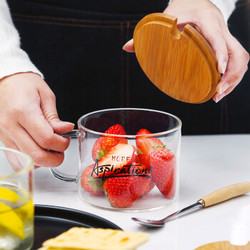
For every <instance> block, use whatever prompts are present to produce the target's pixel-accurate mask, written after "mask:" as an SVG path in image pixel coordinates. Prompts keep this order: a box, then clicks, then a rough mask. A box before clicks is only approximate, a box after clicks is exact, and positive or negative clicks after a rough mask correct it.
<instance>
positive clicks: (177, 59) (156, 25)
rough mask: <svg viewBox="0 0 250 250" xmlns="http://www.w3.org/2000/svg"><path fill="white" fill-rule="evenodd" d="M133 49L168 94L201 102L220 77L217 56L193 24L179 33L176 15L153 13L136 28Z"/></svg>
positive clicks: (149, 74)
mask: <svg viewBox="0 0 250 250" xmlns="http://www.w3.org/2000/svg"><path fill="white" fill-rule="evenodd" d="M134 48H135V53H136V57H137V60H138V62H139V64H140V66H141V68H142V69H143V71H144V73H145V74H146V75H147V77H148V78H149V79H150V80H151V81H152V82H153V83H154V84H155V85H156V86H157V87H158V88H159V89H160V90H161V91H163V92H164V93H166V94H167V95H169V96H171V97H173V98H175V99H177V100H179V101H183V102H188V103H202V102H205V101H208V100H209V99H210V98H211V97H212V96H213V95H214V94H215V89H216V86H217V84H218V82H219V79H220V73H219V72H218V70H217V61H216V57H215V55H214V53H213V51H212V49H211V47H210V45H209V44H208V43H207V42H206V40H205V39H204V38H203V37H202V36H201V35H200V33H199V32H198V31H197V30H196V29H194V28H193V27H192V26H190V25H186V26H185V27H184V30H183V31H181V32H180V31H179V30H178V28H177V18H175V17H173V16H170V15H167V14H164V13H154V14H150V15H148V16H146V17H144V18H143V19H142V20H141V21H140V22H139V23H138V24H137V26H136V28H135V30H134Z"/></svg>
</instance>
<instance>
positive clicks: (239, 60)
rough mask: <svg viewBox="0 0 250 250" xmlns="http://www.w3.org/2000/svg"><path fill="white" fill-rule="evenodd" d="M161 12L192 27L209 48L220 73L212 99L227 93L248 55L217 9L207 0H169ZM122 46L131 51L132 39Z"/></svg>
mask: <svg viewBox="0 0 250 250" xmlns="http://www.w3.org/2000/svg"><path fill="white" fill-rule="evenodd" d="M164 13H166V14H169V15H172V16H175V17H177V18H178V21H177V22H178V23H177V26H178V28H179V29H180V30H182V29H183V27H184V26H185V25H186V24H190V25H192V26H193V27H194V28H196V29H197V30H198V31H199V32H200V33H201V34H202V35H203V36H204V37H205V39H206V40H207V41H208V43H209V44H210V46H211V47H212V49H213V51H214V53H215V56H216V58H217V61H218V71H219V72H220V73H222V74H223V76H222V77H221V80H220V82H219V83H218V85H217V88H216V94H215V95H214V97H213V100H214V101H215V102H218V101H220V100H221V99H222V98H223V97H225V96H226V95H228V94H229V93H230V92H231V91H232V90H233V89H234V88H235V87H236V86H237V85H238V84H239V83H240V81H241V80H242V78H243V76H244V74H245V73H246V71H247V69H248V66H247V65H248V61H249V54H248V53H247V51H246V50H245V49H244V48H243V47H242V45H241V44H240V43H239V42H238V41H237V40H236V38H235V37H233V36H232V34H231V33H230V31H229V29H228V27H227V24H226V23H225V21H224V18H223V15H222V13H221V11H220V10H219V9H218V8H217V7H216V6H215V5H213V4H212V3H211V2H210V1H209V0H173V1H172V2H171V3H170V4H169V6H168V7H167V8H166V10H165V11H164ZM123 49H124V50H125V51H127V52H134V48H133V40H130V41H128V42H127V43H126V44H125V45H124V47H123Z"/></svg>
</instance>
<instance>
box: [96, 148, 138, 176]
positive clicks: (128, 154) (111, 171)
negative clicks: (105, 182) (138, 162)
mask: <svg viewBox="0 0 250 250" xmlns="http://www.w3.org/2000/svg"><path fill="white" fill-rule="evenodd" d="M134 158H135V147H134V146H132V145H131V144H123V143H118V144H117V145H115V146H113V147H112V148H111V149H110V151H109V152H108V153H107V154H106V155H105V156H103V157H102V159H101V160H99V161H98V160H97V161H96V163H95V165H94V169H93V173H92V176H93V177H99V178H102V179H104V178H105V177H107V176H110V175H118V174H121V173H126V171H128V170H129V168H130V167H131V164H132V163H133V162H134Z"/></svg>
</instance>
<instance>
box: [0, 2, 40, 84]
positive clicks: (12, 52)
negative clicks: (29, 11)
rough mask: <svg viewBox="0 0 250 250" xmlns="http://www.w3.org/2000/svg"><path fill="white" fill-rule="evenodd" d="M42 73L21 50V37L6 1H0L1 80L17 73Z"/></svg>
mask: <svg viewBox="0 0 250 250" xmlns="http://www.w3.org/2000/svg"><path fill="white" fill-rule="evenodd" d="M21 72H34V73H37V74H39V75H40V76H41V77H43V75H42V73H41V72H40V71H39V70H38V69H37V68H36V66H35V65H34V64H33V63H32V62H31V60H30V59H29V56H28V55H27V54H26V53H25V52H24V51H23V50H22V49H21V48H20V37H19V34H18V32H17V30H16V28H15V26H14V24H13V22H12V19H11V15H10V11H9V8H8V5H7V2H6V0H0V79H2V78H3V77H5V76H9V75H12V74H15V73H21Z"/></svg>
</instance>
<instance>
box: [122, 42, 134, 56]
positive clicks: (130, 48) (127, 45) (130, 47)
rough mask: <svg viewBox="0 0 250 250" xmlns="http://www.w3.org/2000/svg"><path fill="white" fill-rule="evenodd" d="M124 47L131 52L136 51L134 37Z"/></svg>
mask: <svg viewBox="0 0 250 250" xmlns="http://www.w3.org/2000/svg"><path fill="white" fill-rule="evenodd" d="M122 49H123V50H125V51H126V52H129V53H133V52H135V50H134V43H133V39H131V40H129V41H128V42H127V43H126V44H125V45H124V46H123V48H122Z"/></svg>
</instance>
